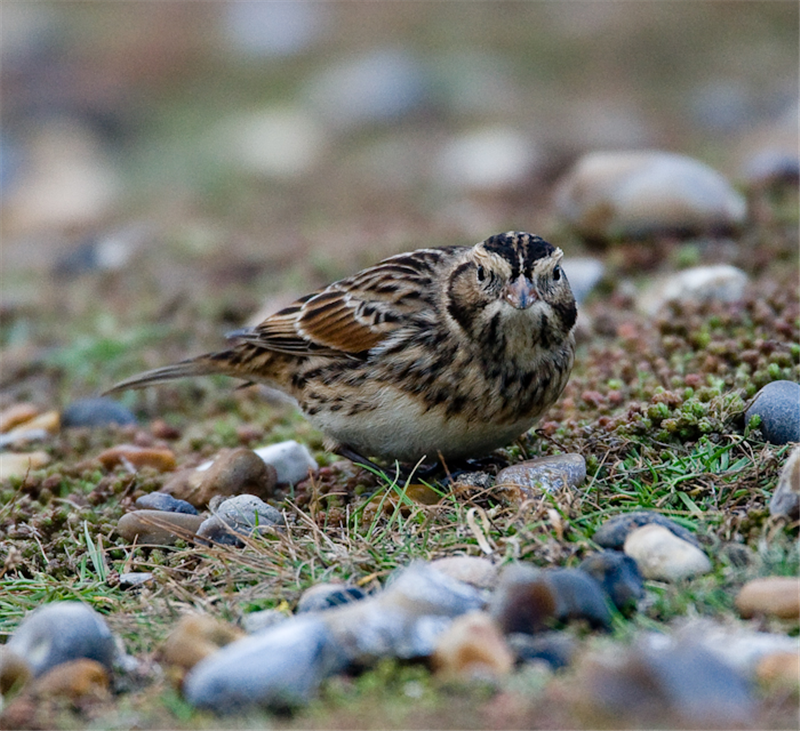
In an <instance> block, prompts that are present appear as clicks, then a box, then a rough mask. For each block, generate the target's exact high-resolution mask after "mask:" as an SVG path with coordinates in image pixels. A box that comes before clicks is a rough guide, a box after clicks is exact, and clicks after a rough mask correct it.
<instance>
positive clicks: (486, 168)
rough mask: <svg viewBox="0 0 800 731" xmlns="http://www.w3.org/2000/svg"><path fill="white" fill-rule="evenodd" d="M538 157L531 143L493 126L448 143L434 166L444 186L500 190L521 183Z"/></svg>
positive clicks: (522, 137) (517, 135)
mask: <svg viewBox="0 0 800 731" xmlns="http://www.w3.org/2000/svg"><path fill="white" fill-rule="evenodd" d="M539 157H540V155H539V152H538V151H537V149H536V146H535V145H534V143H533V141H532V140H531V139H530V138H529V137H527V136H526V135H523V134H521V133H520V132H519V131H518V130H516V129H513V128H511V127H505V126H495V127H487V128H484V129H478V130H474V131H471V132H467V133H464V134H461V135H460V136H458V137H454V138H453V139H451V140H450V141H449V142H447V143H446V144H445V146H444V148H443V149H442V151H441V152H440V154H439V155H438V159H436V161H435V163H434V170H435V172H436V174H437V176H438V178H439V179H440V180H441V182H443V183H444V184H445V185H448V186H452V187H456V188H464V189H467V190H478V191H490V190H503V189H507V188H511V187H513V186H517V185H521V184H522V183H524V182H525V181H526V180H527V179H528V178H529V177H530V175H531V174H532V172H533V171H534V168H535V166H536V163H537V160H538V159H539Z"/></svg>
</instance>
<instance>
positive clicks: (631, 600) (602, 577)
mask: <svg viewBox="0 0 800 731" xmlns="http://www.w3.org/2000/svg"><path fill="white" fill-rule="evenodd" d="M578 568H579V569H580V570H581V571H584V572H586V573H587V574H589V576H592V577H593V578H594V579H595V580H596V581H598V582H599V583H600V586H602V587H603V590H604V591H605V592H606V594H608V596H609V598H610V599H611V601H612V602H613V603H614V606H615V607H616V608H617V609H619V611H620V612H623V613H625V612H628V611H630V610H635V609H636V603H637V602H638V601H639V599H641V598H642V597H643V596H644V584H643V583H642V574H641V572H640V571H639V567H638V566H637V565H636V561H634V560H633V559H632V558H631V557H630V556H626V555H625V554H624V553H622V552H621V551H611V550H606V551H600V553H594V554H592V555H591V556H587V557H586V558H585V559H584V560H583V561H581V564H580V566H579V567H578Z"/></svg>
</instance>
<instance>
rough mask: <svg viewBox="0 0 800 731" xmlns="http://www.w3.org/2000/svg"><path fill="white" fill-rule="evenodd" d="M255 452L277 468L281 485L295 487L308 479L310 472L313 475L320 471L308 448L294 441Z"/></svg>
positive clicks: (270, 445) (261, 448)
mask: <svg viewBox="0 0 800 731" xmlns="http://www.w3.org/2000/svg"><path fill="white" fill-rule="evenodd" d="M253 451H254V452H255V453H256V454H257V455H258V456H259V457H261V459H262V460H264V462H266V463H267V464H268V465H272V466H273V467H274V468H275V472H276V474H277V481H278V484H279V485H288V484H291V485H295V484H297V483H298V482H302V481H303V480H306V479H308V474H309V470H310V471H311V473H312V474H316V473H317V472H318V471H319V465H318V464H317V462H316V460H315V459H314V457H313V456H312V455H311V452H309V451H308V447H306V446H305V445H304V444H300V443H299V442H296V441H294V440H293V439H289V440H288V441H285V442H279V443H278V444H269V445H267V446H266V447H259V448H258V449H254V450H253Z"/></svg>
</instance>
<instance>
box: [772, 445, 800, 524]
mask: <svg viewBox="0 0 800 731" xmlns="http://www.w3.org/2000/svg"><path fill="white" fill-rule="evenodd" d="M769 514H770V515H771V516H772V517H773V518H789V520H797V519H798V518H800V446H798V447H795V448H794V449H793V450H792V453H791V454H790V455H789V459H787V460H786V464H784V465H783V469H782V470H781V475H780V477H779V478H778V486H777V487H776V488H775V492H774V493H773V494H772V498H771V499H770V501H769Z"/></svg>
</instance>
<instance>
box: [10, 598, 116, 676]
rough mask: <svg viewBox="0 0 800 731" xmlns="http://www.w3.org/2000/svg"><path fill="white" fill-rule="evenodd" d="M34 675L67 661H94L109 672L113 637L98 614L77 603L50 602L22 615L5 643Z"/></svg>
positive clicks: (113, 647)
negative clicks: (23, 660) (23, 616)
mask: <svg viewBox="0 0 800 731" xmlns="http://www.w3.org/2000/svg"><path fill="white" fill-rule="evenodd" d="M6 646H7V647H8V649H9V650H11V651H13V652H14V653H16V654H17V655H18V656H20V657H22V658H23V659H25V660H26V661H27V662H28V664H29V665H30V668H31V670H32V671H33V674H34V676H39V675H42V674H43V673H45V672H47V671H48V670H49V669H50V668H53V667H55V666H56V665H61V664H62V663H65V662H70V661H71V660H78V659H80V658H88V659H90V660H96V661H97V662H99V663H101V664H102V665H105V666H106V667H107V668H108V669H109V670H111V666H112V663H113V661H114V658H115V656H116V645H115V641H114V636H113V635H112V634H111V630H110V629H109V628H108V625H107V624H106V622H105V620H104V619H103V617H102V615H100V614H99V613H97V612H96V611H94V610H93V609H91V608H89V607H87V606H86V605H85V604H82V603H81V602H73V601H66V602H53V603H51V604H45V605H43V606H41V607H38V608H37V609H35V610H34V611H32V612H31V613H30V614H28V615H26V616H25V618H24V619H23V620H22V622H21V623H20V625H19V627H17V629H16V630H14V632H13V633H12V635H11V639H9V641H8V643H7V644H6Z"/></svg>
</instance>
